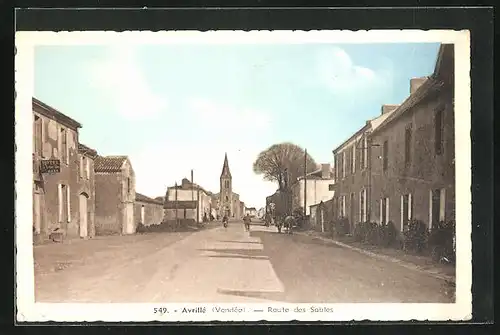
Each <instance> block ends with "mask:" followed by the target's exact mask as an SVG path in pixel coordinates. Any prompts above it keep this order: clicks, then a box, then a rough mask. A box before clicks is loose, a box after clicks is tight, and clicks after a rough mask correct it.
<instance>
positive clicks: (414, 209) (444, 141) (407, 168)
mask: <svg viewBox="0 0 500 335" xmlns="http://www.w3.org/2000/svg"><path fill="white" fill-rule="evenodd" d="M411 91H412V92H411V94H410V96H409V98H408V99H406V100H405V101H404V102H403V104H402V105H401V106H400V107H399V108H398V109H397V110H396V111H395V112H394V114H393V115H392V116H391V117H390V118H388V119H387V120H386V121H385V122H384V123H383V124H382V125H381V126H380V127H379V128H378V129H377V130H376V131H374V132H373V133H372V141H373V142H374V143H378V144H379V145H380V153H379V154H378V156H379V157H380V158H379V159H377V158H376V157H375V155H374V156H372V157H371V159H372V160H373V169H372V175H373V177H372V178H373V183H372V185H373V191H372V192H373V212H374V215H375V219H376V220H377V221H378V222H382V223H387V222H389V221H392V222H393V223H394V224H395V226H396V227H397V228H398V229H400V231H404V230H405V229H406V227H407V226H408V222H409V221H410V220H411V219H416V220H420V221H422V222H424V223H426V224H427V225H428V227H429V229H432V227H433V226H435V225H436V224H437V223H438V222H439V221H449V220H454V219H455V137H454V134H455V127H454V123H455V122H454V46H453V45H452V44H451V45H446V44H444V45H442V46H441V47H440V49H439V53H438V57H437V61H436V66H435V70H434V73H433V74H432V75H431V76H430V77H429V78H427V79H426V80H425V81H421V82H418V83H411Z"/></svg>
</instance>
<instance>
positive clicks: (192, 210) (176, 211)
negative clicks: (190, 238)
mask: <svg viewBox="0 0 500 335" xmlns="http://www.w3.org/2000/svg"><path fill="white" fill-rule="evenodd" d="M210 194H211V193H210V192H209V191H206V190H205V189H204V188H202V187H201V186H199V185H197V184H195V183H191V182H190V181H189V180H188V179H186V178H184V179H183V180H182V182H181V185H175V186H171V187H168V188H167V193H166V197H165V199H166V200H165V204H164V209H165V212H164V215H165V219H166V220H167V221H171V220H175V219H176V218H177V219H187V220H193V221H196V222H203V217H204V216H205V215H207V218H209V217H210V213H211V211H212V196H211V195H210Z"/></svg>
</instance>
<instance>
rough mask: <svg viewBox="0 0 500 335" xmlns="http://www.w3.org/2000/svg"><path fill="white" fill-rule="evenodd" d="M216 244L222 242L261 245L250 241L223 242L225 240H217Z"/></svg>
mask: <svg viewBox="0 0 500 335" xmlns="http://www.w3.org/2000/svg"><path fill="white" fill-rule="evenodd" d="M217 242H224V243H249V244H262V243H260V242H252V241H225V240H219V241H217Z"/></svg>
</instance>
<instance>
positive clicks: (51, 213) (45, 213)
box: [32, 98, 95, 243]
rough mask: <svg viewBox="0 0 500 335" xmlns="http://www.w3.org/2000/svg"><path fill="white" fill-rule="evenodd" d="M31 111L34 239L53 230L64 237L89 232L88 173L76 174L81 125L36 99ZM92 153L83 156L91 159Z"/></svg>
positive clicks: (44, 237)
mask: <svg viewBox="0 0 500 335" xmlns="http://www.w3.org/2000/svg"><path fill="white" fill-rule="evenodd" d="M32 111H33V234H34V242H35V243H41V242H44V241H47V240H48V238H49V236H50V234H51V233H53V232H55V231H57V232H58V235H60V236H63V237H65V238H74V237H79V236H82V237H86V236H88V235H91V234H92V232H93V228H92V223H93V220H92V213H93V211H94V205H93V190H92V187H93V186H92V174H91V175H90V176H89V178H88V179H87V178H81V177H80V173H79V168H80V165H79V162H80V159H81V155H82V153H81V152H80V151H79V145H78V129H79V128H81V125H80V123H78V122H77V121H75V120H74V119H72V118H70V117H68V116H67V115H65V114H63V113H61V112H59V111H58V110H56V109H55V108H53V107H51V106H49V105H47V104H45V103H43V102H41V101H40V100H38V99H36V98H33V99H32ZM94 153H95V151H93V150H89V151H88V152H87V154H88V155H87V154H84V155H85V156H86V157H88V158H89V159H90V160H92V156H93V155H94ZM89 164H92V163H91V162H90V163H89ZM82 195H83V196H82ZM84 198H85V199H84Z"/></svg>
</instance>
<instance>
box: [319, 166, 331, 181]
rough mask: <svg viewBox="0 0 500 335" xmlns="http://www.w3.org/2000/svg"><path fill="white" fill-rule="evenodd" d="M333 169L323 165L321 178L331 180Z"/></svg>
mask: <svg viewBox="0 0 500 335" xmlns="http://www.w3.org/2000/svg"><path fill="white" fill-rule="evenodd" d="M330 177H331V169H330V164H321V178H323V179H330Z"/></svg>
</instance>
